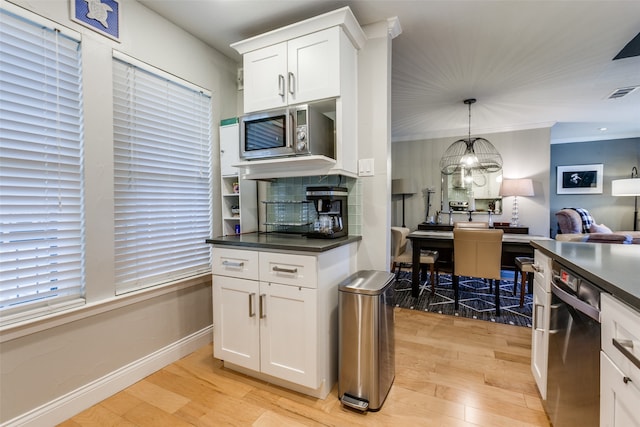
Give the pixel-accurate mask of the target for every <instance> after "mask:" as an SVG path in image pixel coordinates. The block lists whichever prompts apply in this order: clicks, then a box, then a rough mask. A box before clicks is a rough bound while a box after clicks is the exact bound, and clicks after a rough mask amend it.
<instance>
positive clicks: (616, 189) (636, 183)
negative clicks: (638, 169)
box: [611, 178, 640, 196]
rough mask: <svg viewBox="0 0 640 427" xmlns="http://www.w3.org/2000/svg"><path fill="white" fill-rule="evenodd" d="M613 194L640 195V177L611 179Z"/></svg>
mask: <svg viewBox="0 0 640 427" xmlns="http://www.w3.org/2000/svg"><path fill="white" fill-rule="evenodd" d="M611 195H612V196H640V178H627V179H616V180H613V181H611Z"/></svg>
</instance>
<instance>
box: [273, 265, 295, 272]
mask: <svg viewBox="0 0 640 427" xmlns="http://www.w3.org/2000/svg"><path fill="white" fill-rule="evenodd" d="M272 270H273V271H276V272H278V273H291V274H295V273H297V272H298V269H297V268H282V267H278V266H277V265H276V266H274V267H273V268H272Z"/></svg>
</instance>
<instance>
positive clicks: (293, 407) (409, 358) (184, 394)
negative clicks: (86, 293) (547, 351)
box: [60, 308, 549, 427]
mask: <svg viewBox="0 0 640 427" xmlns="http://www.w3.org/2000/svg"><path fill="white" fill-rule="evenodd" d="M395 315H396V317H395V332H396V378H395V381H394V383H393V386H392V387H391V391H390V392H389V395H388V397H387V399H386V401H385V403H384V404H383V406H382V408H381V409H380V411H378V412H369V413H364V414H361V413H358V412H353V411H351V410H348V409H345V408H343V407H342V406H341V405H340V402H339V401H338V398H337V395H338V390H337V385H336V387H334V389H333V390H332V392H331V393H330V394H329V396H328V397H327V399H325V400H319V399H315V398H311V397H308V396H305V395H301V394H298V393H295V392H292V391H289V390H286V389H283V388H280V387H276V386H273V385H270V384H267V383H264V382H262V381H258V380H255V379H252V378H250V377H247V376H244V375H241V374H238V373H235V372H233V371H230V370H228V369H224V368H223V367H222V362H221V361H220V360H218V359H214V358H213V356H212V347H211V345H208V346H205V347H203V348H201V349H199V350H198V351H196V352H194V353H192V354H190V355H189V356H187V357H185V358H183V359H181V360H179V361H177V362H175V363H173V364H171V365H169V366H167V367H165V368H164V369H162V370H160V371H158V372H156V373H154V374H152V375H150V376H149V377H147V378H145V379H144V380H142V381H140V382H138V383H136V384H134V385H132V386H131V387H129V388H127V389H126V390H124V391H122V392H120V393H118V394H116V395H114V396H112V397H110V398H108V399H106V400H105V401H103V402H100V403H99V404H97V405H95V406H93V407H91V408H89V409H87V410H86V411H84V412H82V413H80V414H78V415H76V416H75V417H73V418H71V419H70V420H67V421H66V422H64V423H62V424H60V425H61V426H63V427H77V426H115V425H118V426H153V427H157V426H172V427H173V426H188V425H195V426H218V425H234V426H249V425H253V426H323V425H330V426H365V425H366V426H491V427H500V426H505V427H506V426H508V427H515V426H549V423H548V420H547V417H546V415H545V413H544V411H543V409H542V404H541V401H540V398H539V395H538V391H537V389H536V385H535V382H534V380H533V377H532V375H531V371H530V350H531V329H529V328H523V327H518V326H510V325H503V324H496V323H491V322H486V321H481V320H471V319H463V318H458V317H454V316H445V315H439V314H433V313H423V312H417V311H412V310H406V309H400V308H396V312H395Z"/></svg>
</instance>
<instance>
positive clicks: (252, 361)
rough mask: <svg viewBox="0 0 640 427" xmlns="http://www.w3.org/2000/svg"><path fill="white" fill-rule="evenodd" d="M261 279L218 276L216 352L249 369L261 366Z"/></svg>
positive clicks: (214, 343)
mask: <svg viewBox="0 0 640 427" xmlns="http://www.w3.org/2000/svg"><path fill="white" fill-rule="evenodd" d="M259 292H260V286H259V282H257V281H254V280H247V279H238V278H235V277H224V276H215V280H214V284H213V301H214V302H216V307H215V310H214V311H213V315H214V319H213V323H214V325H215V326H217V328H216V333H215V336H214V340H213V346H214V348H213V354H214V355H215V356H216V357H217V358H219V359H223V360H226V361H229V362H231V363H235V364H236V365H240V366H244V367H246V368H249V369H254V370H259V369H260V327H259V326H260V325H259V318H258V295H259Z"/></svg>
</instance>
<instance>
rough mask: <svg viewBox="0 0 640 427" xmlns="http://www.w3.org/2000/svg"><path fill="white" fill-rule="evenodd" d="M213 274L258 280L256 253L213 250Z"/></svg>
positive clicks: (238, 250) (237, 250) (239, 250)
mask: <svg viewBox="0 0 640 427" xmlns="http://www.w3.org/2000/svg"><path fill="white" fill-rule="evenodd" d="M212 270H213V274H217V275H219V276H229V277H238V278H240V279H250V280H258V277H259V276H258V252H256V251H245V250H241V249H220V248H215V247H214V248H213V266H212Z"/></svg>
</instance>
